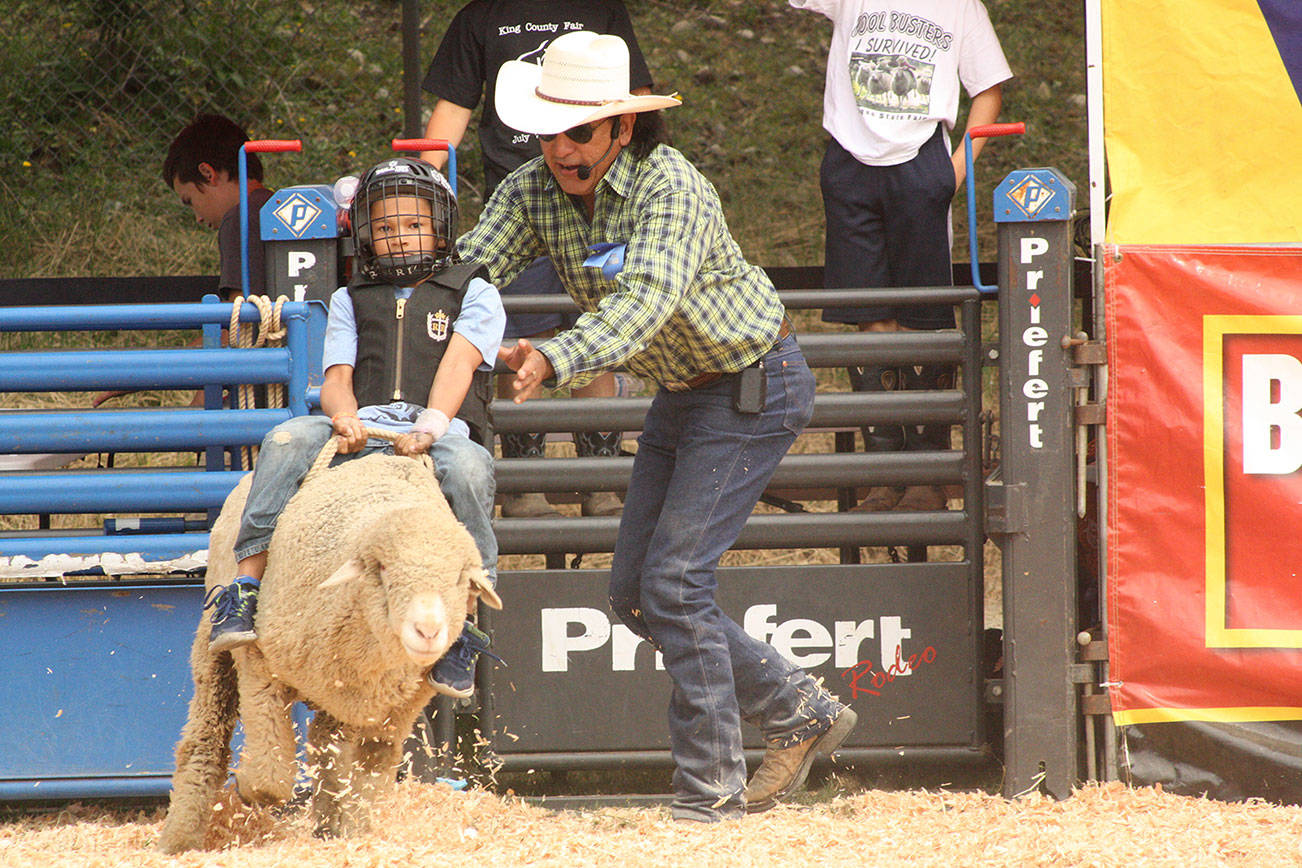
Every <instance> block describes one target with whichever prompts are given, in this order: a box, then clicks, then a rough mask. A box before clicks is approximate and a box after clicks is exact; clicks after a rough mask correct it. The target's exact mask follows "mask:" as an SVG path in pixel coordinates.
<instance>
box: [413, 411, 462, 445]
mask: <svg viewBox="0 0 1302 868" xmlns="http://www.w3.org/2000/svg"><path fill="white" fill-rule="evenodd" d="M451 424H452V421H451V420H450V419H448V414H447V413H444V412H443V411H442V410H435V409H433V408H429V409H426V410H421V411H420V415H418V416H417V417H416V424H415V425H412V426H411V433H413V434H428V435H429V436H431V437H433V438H434V442H435V443H437V442H438V441H439V438H440V437H442V436H443V435H444V434H446V433H448V426H449V425H451Z"/></svg>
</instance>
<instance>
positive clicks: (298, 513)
mask: <svg viewBox="0 0 1302 868" xmlns="http://www.w3.org/2000/svg"><path fill="white" fill-rule="evenodd" d="M248 489H249V477H247V476H246V477H245V479H244V480H242V481H241V482H240V484H239V485H238V486H236V488H235V490H234V491H232V492H231V494H230V496H229V497H227V499H226V502H225V504H224V505H223V507H222V511H221V515H220V516H219V517H218V519H217V521H216V523H215V524H214V525H213V529H212V534H211V538H210V544H209V545H210V552H211V556H210V560H209V567H208V577H207V586H208V587H210V588H211V587H212V586H213V585H217V584H226V583H229V582H230V581H232V580H233V579H234V578H235V575H236V566H235V558H234V554H233V547H234V542H235V535H236V531H237V530H238V527H239V521H240V514H241V512H242V511H243V508H244V501H245V499H246V498H247V496H248ZM481 596H482V598H483V599H484V601H485V602H486V603H487V604H488V605H490V606H493V607H495V608H501V601H500V600H499V599H498V597H497V594H496V593H495V592H494V591H493V589H492V586H491V584H489V583H488V581H487V580H486V578H485V574H484V571H483V567H482V563H481V560H480V556H479V552H478V550H477V549H476V547H475V544H474V541H473V539H472V538H471V536H470V534H469V532H467V531H466V529H465V528H464V527H462V526H461V524H460V523H459V522H457V521H456V519H455V518H454V517H453V515H452V511H451V509H450V508H449V507H448V505H447V501H446V500H445V499H444V498H443V494H442V492H441V491H440V490H439V488H438V484H437V482H436V481H435V478H434V474H433V472H432V470H431V467H430V465H429V464H428V463H427V462H426V461H419V460H413V459H411V458H399V457H394V456H387V455H369V456H366V457H364V458H358V459H356V460H353V461H348V462H345V463H343V464H341V465H340V466H338V467H335V468H331V469H329V470H321V471H315V470H314V471H313V472H312V473H311V474H309V476H308V478H307V480H306V481H305V482H304V483H303V485H302V486H301V487H300V489H299V491H298V493H297V494H295V496H294V497H293V499H292V500H290V502H289V504H288V505H287V506H286V507H285V510H284V511H283V513H282V514H281V516H280V519H279V522H278V523H277V526H276V531H275V534H274V536H273V537H272V541H271V547H270V549H269V550H268V559H267V569H266V574H265V577H264V582H263V586H262V590H261V593H260V595H259V601H258V613H257V618H256V625H257V630H258V641H257V643H256V644H254V645H249V646H244V647H242V648H237V649H235V650H234V651H231V652H229V653H211V652H209V650H208V636H209V632H210V629H211V624H210V623H209V621H208V619H207V618H206V617H204V618H201V619H200V622H199V629H198V631H197V633H196V635H195V641H194V645H193V648H192V650H191V653H190V664H191V668H192V670H193V674H194V681H195V693H194V698H193V699H192V700H191V702H190V712H189V720H188V721H187V723H186V725H185V728H184V729H183V730H182V733H181V740H180V742H179V743H178V744H177V747H176V772H175V774H174V776H173V778H172V794H171V803H170V806H169V808H168V813H167V821H166V823H165V824H164V827H163V832H162V835H161V837H160V839H159V842H158V846H159V847H160V849H162V850H164V851H166V852H169V853H176V852H180V851H182V850H188V849H194V848H197V847H200V846H202V843H203V839H204V834H205V831H206V828H207V824H208V821H209V819H210V817H211V815H212V805H213V802H214V800H215V798H216V796H217V794H218V790H219V789H220V788H221V786H222V785H223V784H224V783H225V780H226V776H227V773H228V768H229V764H230V739H231V734H232V732H233V730H234V727H235V720H236V717H237V716H238V717H239V718H240V720H241V721H242V722H243V724H244V735H245V745H244V750H243V753H242V755H241V759H240V767H239V769H238V771H237V772H236V784H237V787H238V790H239V793H240V796H241V797H242V798H243V799H244V800H246V801H249V802H253V803H263V804H266V803H277V802H283V801H285V800H286V799H288V798H289V797H290V796H291V794H292V790H293V781H294V774H295V770H296V764H295V740H294V732H293V726H292V721H291V717H290V704H291V703H292V702H294V701H298V700H302V701H305V702H307V703H308V704H309V705H310V706H311V707H312V708H313V709H314V711H315V715H314V718H313V720H312V724H311V726H310V728H309V732H308V756H309V761H310V762H311V763H312V765H313V771H314V782H313V793H312V802H311V808H312V812H313V816H314V819H315V822H316V832H317V834H320V835H336V834H349V833H354V832H360V831H364V830H365V829H366V828H367V826H368V821H369V802H370V800H371V799H372V798H373V797H374V796H375V795H377V794H378V792H379V791H381V790H383V789H385V788H387V787H389V786H391V785H392V783H393V781H394V778H395V773H396V769H397V766H398V763H399V761H400V759H401V751H402V745H403V741H404V739H405V738H406V736H407V735H408V733H410V732H411V730H412V726H413V723H414V721H415V719H416V716H417V715H418V714H419V713H420V710H421V709H422V708H424V707H425V705H426V704H427V703H428V702H429V700H430V698H431V697H432V695H433V689H432V688H431V687H430V685H429V683H428V682H427V681H426V680H425V677H424V676H425V673H426V672H427V671H428V669H429V668H430V666H431V665H432V664H433V663H434V662H435V661H437V660H438V659H439V658H440V657H442V656H443V654H444V653H445V652H446V651H447V649H448V648H449V647H450V646H451V645H452V643H453V642H454V641H455V640H456V638H457V636H458V635H460V632H461V626H462V623H463V621H464V620H465V616H466V614H467V613H468V612H470V611H473V609H474V606H475V603H476V601H477V600H478V599H479V598H480V597H481ZM237 675H238V678H237Z"/></svg>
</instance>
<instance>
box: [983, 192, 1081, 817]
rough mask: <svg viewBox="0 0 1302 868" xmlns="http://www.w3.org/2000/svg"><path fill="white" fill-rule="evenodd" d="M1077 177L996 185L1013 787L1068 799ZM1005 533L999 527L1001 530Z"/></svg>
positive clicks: (1002, 529)
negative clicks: (1071, 377) (1072, 345)
mask: <svg viewBox="0 0 1302 868" xmlns="http://www.w3.org/2000/svg"><path fill="white" fill-rule="evenodd" d="M1074 196H1075V187H1074V186H1073V185H1072V184H1071V182H1070V181H1068V180H1067V179H1066V178H1064V177H1063V176H1062V175H1060V174H1059V173H1058V172H1057V171H1056V170H1054V169H1024V170H1018V171H1015V172H1013V173H1012V174H1010V175H1009V176H1008V177H1007V178H1005V179H1004V181H1003V183H1001V184H1000V185H999V187H998V188H996V190H995V208H994V210H995V220H996V221H997V222H998V224H999V297H1000V303H999V342H1000V374H999V379H1000V389H999V393H1000V399H999V414H1000V415H999V420H1000V444H1001V447H1002V448H1001V459H1002V460H1001V467H1000V470H1001V475H1002V483H1001V484H996V485H992V486H991V487H990V489H989V494H990V495H991V499H992V500H994V501H996V505H997V507H998V509H997V511H996V512H995V513H994V514H992V516H991V518H992V523H993V524H994V525H995V527H993V528H992V530H993V531H996V532H998V536H997V538H999V539H1000V540H1001V547H1002V549H1003V579H1004V697H1005V700H1004V701H1005V704H1004V751H1005V765H1006V769H1005V775H1004V794H1005V795H1008V796H1012V795H1017V794H1020V793H1022V792H1026V791H1030V790H1035V789H1040V790H1042V791H1044V792H1047V793H1049V794H1051V795H1053V796H1055V797H1057V798H1066V797H1067V796H1069V795H1070V794H1071V790H1072V787H1073V786H1074V785H1075V784H1076V782H1077V780H1078V760H1077V743H1078V738H1077V724H1076V720H1077V698H1076V691H1075V688H1074V685H1073V683H1072V680H1071V664H1072V661H1073V659H1074V658H1073V652H1074V648H1075V646H1074V642H1075V635H1076V629H1075V618H1076V560H1075V540H1076V513H1075V498H1074V485H1073V474H1072V467H1073V463H1072V454H1073V452H1072V450H1073V437H1072V432H1073V424H1072V423H1073V418H1072V398H1071V394H1072V393H1071V390H1070V385H1069V374H1070V370H1069V369H1070V367H1071V361H1072V359H1071V353H1070V350H1069V347H1068V346H1066V345H1064V341H1065V340H1066V339H1068V338H1070V337H1071V323H1072V291H1071V276H1072V239H1071V217H1072V211H1073V207H1074ZM992 535H995V533H992Z"/></svg>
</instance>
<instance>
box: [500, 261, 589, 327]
mask: <svg viewBox="0 0 1302 868" xmlns="http://www.w3.org/2000/svg"><path fill="white" fill-rule="evenodd" d="M498 291H499V292H500V293H501V294H502V295H566V292H565V287H564V286H563V285H562V284H561V278H560V275H558V274H557V273H556V266H554V265H552V261H551V259H549V258H548V257H546V256H540V257H538V258H537V259H535V260H534V261H533V262H532V263H531V264H530V265H529V267H528V268H526V269H525V270H524V271H522V272H520V273H519V274H518V275H516V278H515V280H513V281H511V282H510V283H509V284H507V285H506V286H505V287H503V288H502V289H500V290H498ZM578 318H579V312H578V310H574V311H572V312H570V313H514V314H507V316H506V333H505V334H504V335H503V336H502V339H503V342H507V341H513V340H515V339H516V338H531V337H533V336H534V335H537V334H542V333H543V332H545V331H547V330H548V329H556V330H558V331H561V330H564V329H567V328H569V327H570V326H572V325H574V323H575V321H576V320H577V319H578Z"/></svg>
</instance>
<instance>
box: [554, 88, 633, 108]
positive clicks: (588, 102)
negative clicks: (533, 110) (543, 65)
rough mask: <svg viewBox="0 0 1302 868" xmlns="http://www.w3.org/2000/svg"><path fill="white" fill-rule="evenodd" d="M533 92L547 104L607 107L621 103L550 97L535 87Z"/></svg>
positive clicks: (607, 100)
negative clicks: (609, 104) (610, 104)
mask: <svg viewBox="0 0 1302 868" xmlns="http://www.w3.org/2000/svg"><path fill="white" fill-rule="evenodd" d="M533 92H534V95H535V96H536V97H538V98H539V99H543V100H546V101H547V102H558V103H562V104H564V105H593V106H601V105H607V104H608V103H612V102H619V100H616V99H566V98H565V97H561V96H550V95H549V94H545V93H543V91H542V88H541V87H535V88H534V89H533Z"/></svg>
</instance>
